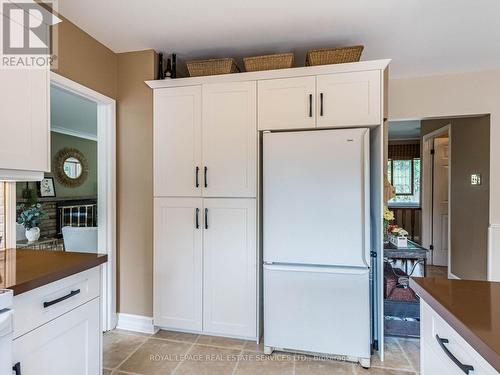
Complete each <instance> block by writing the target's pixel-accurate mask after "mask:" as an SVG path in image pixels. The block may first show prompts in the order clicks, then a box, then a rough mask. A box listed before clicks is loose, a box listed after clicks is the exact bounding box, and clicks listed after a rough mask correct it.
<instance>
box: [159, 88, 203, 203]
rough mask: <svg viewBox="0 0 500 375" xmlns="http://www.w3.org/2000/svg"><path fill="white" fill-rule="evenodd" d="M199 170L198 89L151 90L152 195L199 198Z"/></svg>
mask: <svg viewBox="0 0 500 375" xmlns="http://www.w3.org/2000/svg"><path fill="white" fill-rule="evenodd" d="M197 168H198V169H197ZM200 168H201V87H200V86H192V87H179V88H166V89H157V90H154V180H155V183H154V195H155V196H157V197H161V196H201V187H200V186H201V185H200V184H201V180H200V178H201V169H200ZM197 182H198V184H197Z"/></svg>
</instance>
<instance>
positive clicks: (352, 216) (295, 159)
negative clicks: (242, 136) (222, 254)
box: [263, 129, 370, 267]
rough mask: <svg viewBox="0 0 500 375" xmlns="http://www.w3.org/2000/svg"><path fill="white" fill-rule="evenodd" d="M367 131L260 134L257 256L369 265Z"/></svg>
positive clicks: (269, 259)
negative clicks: (260, 217)
mask: <svg viewBox="0 0 500 375" xmlns="http://www.w3.org/2000/svg"><path fill="white" fill-rule="evenodd" d="M368 135H369V130H368V129H342V130H316V131H308V132H286V133H285V132H281V133H265V134H264V151H263V161H264V166H263V188H264V194H263V203H264V209H263V217H264V220H263V221H264V233H263V240H264V261H266V262H273V263H294V264H311V265H318V264H321V265H337V266H353V267H368V266H369V264H370V259H369V251H368V250H369V247H370V246H369V244H370V233H369V232H370V231H369V230H368V226H367V220H368V217H369V212H368V208H369V199H370V198H369V183H368V180H369V175H370V172H369V170H370V169H369V168H370V167H369V154H368V138H367V137H368Z"/></svg>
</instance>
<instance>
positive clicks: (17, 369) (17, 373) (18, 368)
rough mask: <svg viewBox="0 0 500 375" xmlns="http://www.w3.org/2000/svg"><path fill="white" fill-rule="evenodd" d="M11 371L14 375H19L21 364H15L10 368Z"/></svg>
mask: <svg viewBox="0 0 500 375" xmlns="http://www.w3.org/2000/svg"><path fill="white" fill-rule="evenodd" d="M12 371H14V372H15V373H16V375H21V362H17V363H16V364H15V365H14V366H12Z"/></svg>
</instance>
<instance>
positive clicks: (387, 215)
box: [384, 206, 394, 243]
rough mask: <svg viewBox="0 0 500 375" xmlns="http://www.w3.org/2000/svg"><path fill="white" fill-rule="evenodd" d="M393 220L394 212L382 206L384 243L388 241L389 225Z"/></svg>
mask: <svg viewBox="0 0 500 375" xmlns="http://www.w3.org/2000/svg"><path fill="white" fill-rule="evenodd" d="M393 220H394V212H393V211H391V210H389V208H388V207H387V206H384V243H388V242H389V225H390V224H391V222H392V221H393Z"/></svg>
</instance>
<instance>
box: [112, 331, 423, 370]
mask: <svg viewBox="0 0 500 375" xmlns="http://www.w3.org/2000/svg"><path fill="white" fill-rule="evenodd" d="M385 350H386V358H385V361H384V362H381V361H380V359H379V358H378V357H377V356H373V357H372V367H371V368H370V369H369V370H365V369H363V368H361V367H360V366H359V365H357V364H353V363H348V362H339V361H333V360H320V359H315V358H314V357H311V356H304V355H298V354H291V353H282V352H275V353H273V354H272V355H271V356H268V355H265V354H263V347H262V344H256V343H255V342H253V341H245V340H236V339H228V338H222V337H214V336H204V335H194V334H186V333H179V332H170V331H159V332H158V333H156V334H155V335H145V334H138V333H134V332H128V331H122V330H114V331H110V332H107V333H105V334H104V368H105V369H104V372H103V374H104V375H111V374H113V375H126V374H128V375H160V374H161V375H168V374H176V375H177V374H178V375H212V374H213V375H224V374H227V375H254V374H261V375H309V374H311V375H312V374H318V375H326V374H339V375H341V374H350V375H357V374H359V375H361V374H374V375H376V374H387V375H415V374H417V373H418V371H419V340H418V339H402V338H395V337H388V338H386V346H385Z"/></svg>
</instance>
